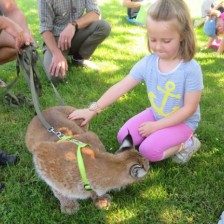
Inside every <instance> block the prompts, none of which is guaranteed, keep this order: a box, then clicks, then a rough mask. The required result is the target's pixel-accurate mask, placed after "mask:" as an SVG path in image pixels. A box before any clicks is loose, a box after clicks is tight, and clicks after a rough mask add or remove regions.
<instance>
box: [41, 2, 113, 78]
mask: <svg viewBox="0 0 224 224" xmlns="http://www.w3.org/2000/svg"><path fill="white" fill-rule="evenodd" d="M38 10H39V17H40V33H41V34H42V37H43V41H44V45H43V53H44V67H45V70H46V72H48V73H49V74H50V76H51V78H52V80H53V81H56V82H57V81H62V80H64V79H65V77H66V72H67V70H68V61H67V59H68V58H69V57H70V58H71V62H72V64H73V65H75V66H82V67H84V66H87V67H90V68H93V69H97V68H98V67H97V66H96V65H95V64H94V63H93V62H91V61H89V59H90V57H91V56H92V54H93V52H94V51H95V49H96V48H97V47H98V45H99V44H100V43H101V42H102V41H103V40H104V39H105V38H106V37H107V36H108V35H109V34H110V30H111V27H110V24H109V23H108V22H106V21H104V20H101V16H100V14H101V13H100V9H99V7H98V4H97V0H89V1H84V0H78V1H77V0H64V1H53V0H48V1H46V0H39V1H38Z"/></svg>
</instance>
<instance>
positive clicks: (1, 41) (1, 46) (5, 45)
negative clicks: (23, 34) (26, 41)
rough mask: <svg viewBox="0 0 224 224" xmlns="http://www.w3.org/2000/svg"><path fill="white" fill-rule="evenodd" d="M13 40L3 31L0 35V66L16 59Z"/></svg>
mask: <svg viewBox="0 0 224 224" xmlns="http://www.w3.org/2000/svg"><path fill="white" fill-rule="evenodd" d="M16 55H17V50H16V49H15V40H14V39H13V38H12V36H10V35H9V34H8V33H6V32H5V31H2V32H1V33H0V64H4V63H7V62H9V61H13V60H15V59H16Z"/></svg>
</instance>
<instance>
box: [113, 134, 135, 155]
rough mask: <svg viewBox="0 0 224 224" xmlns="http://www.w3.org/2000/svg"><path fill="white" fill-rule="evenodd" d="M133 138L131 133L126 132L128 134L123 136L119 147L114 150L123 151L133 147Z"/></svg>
mask: <svg viewBox="0 0 224 224" xmlns="http://www.w3.org/2000/svg"><path fill="white" fill-rule="evenodd" d="M133 148H134V145H133V140H132V137H131V135H130V134H129V133H128V135H127V136H126V137H125V138H124V140H123V142H122V144H121V145H120V148H119V149H118V150H117V151H116V153H120V152H123V151H124V150H128V149H133Z"/></svg>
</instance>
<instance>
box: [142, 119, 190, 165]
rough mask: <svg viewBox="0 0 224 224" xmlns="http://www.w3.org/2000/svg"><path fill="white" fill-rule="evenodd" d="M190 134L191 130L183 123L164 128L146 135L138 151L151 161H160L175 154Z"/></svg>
mask: <svg viewBox="0 0 224 224" xmlns="http://www.w3.org/2000/svg"><path fill="white" fill-rule="evenodd" d="M192 135H193V130H192V129H191V128H189V127H188V126H187V125H186V124H184V123H181V124H178V125H175V126H172V127H168V128H164V129H161V130H159V131H157V132H155V133H153V134H151V135H150V136H148V137H147V138H146V139H145V140H144V141H143V142H142V143H141V145H140V146H139V152H140V153H141V154H143V155H144V156H145V157H146V158H148V160H149V161H151V162H156V161H160V160H163V159H166V158H168V157H171V156H172V155H174V154H176V153H177V152H178V151H179V150H180V148H181V147H182V146H183V144H184V143H185V142H186V141H187V140H188V139H190V138H191V136H192Z"/></svg>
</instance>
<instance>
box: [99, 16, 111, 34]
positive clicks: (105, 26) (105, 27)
mask: <svg viewBox="0 0 224 224" xmlns="http://www.w3.org/2000/svg"><path fill="white" fill-rule="evenodd" d="M96 23H97V28H98V30H99V31H100V33H101V36H103V37H104V38H106V37H107V36H109V34H110V32H111V25H110V24H109V23H108V22H107V21H106V20H98V21H96Z"/></svg>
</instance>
